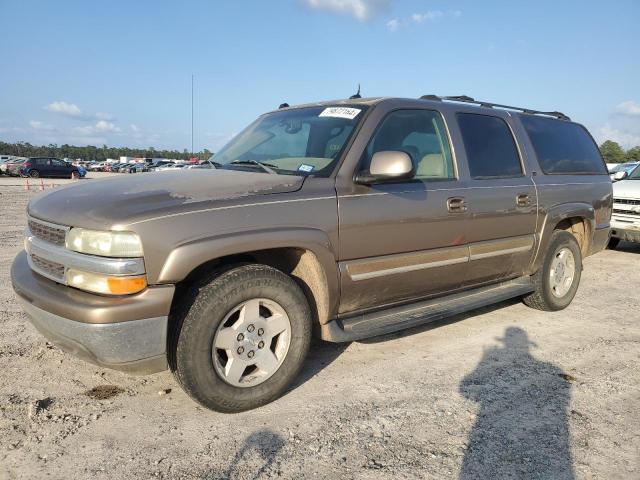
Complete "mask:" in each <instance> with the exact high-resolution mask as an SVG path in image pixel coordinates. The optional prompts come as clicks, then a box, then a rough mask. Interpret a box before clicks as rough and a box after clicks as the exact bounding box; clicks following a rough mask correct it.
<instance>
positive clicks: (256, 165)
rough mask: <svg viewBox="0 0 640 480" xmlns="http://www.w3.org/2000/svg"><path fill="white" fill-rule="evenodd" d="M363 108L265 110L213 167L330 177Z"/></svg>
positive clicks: (218, 158) (232, 141) (360, 118)
mask: <svg viewBox="0 0 640 480" xmlns="http://www.w3.org/2000/svg"><path fill="white" fill-rule="evenodd" d="M365 109H366V107H365V106H360V105H359V106H357V107H344V106H340V107H308V108H298V109H294V110H285V111H282V112H274V113H269V114H267V115H263V116H262V117H260V118H259V119H258V120H256V121H255V122H254V123H252V124H251V125H249V127H247V128H246V129H245V130H244V131H243V132H242V133H240V134H239V135H238V136H236V137H235V138H233V139H232V140H231V141H230V142H229V143H228V144H227V145H225V146H224V147H223V148H222V150H220V151H219V152H218V153H216V154H215V155H214V156H213V157H211V162H212V163H213V164H214V165H215V166H216V168H225V169H227V168H228V169H239V170H246V169H250V170H252V171H253V170H256V171H261V172H265V173H274V172H275V173H279V174H288V175H305V176H306V175H316V176H322V177H326V176H329V175H330V174H331V172H332V171H333V169H334V167H335V165H336V163H337V161H338V159H339V158H340V155H341V153H342V151H343V150H344V147H345V145H346V144H347V142H348V141H349V138H350V137H351V134H352V133H353V131H354V130H355V127H356V126H357V125H358V122H360V121H361V120H362V118H363V117H364V110H365Z"/></svg>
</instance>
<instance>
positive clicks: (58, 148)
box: [0, 141, 213, 162]
mask: <svg viewBox="0 0 640 480" xmlns="http://www.w3.org/2000/svg"><path fill="white" fill-rule="evenodd" d="M0 153H1V154H3V155H15V156H17V157H56V158H70V159H73V160H76V159H82V160H85V161H92V160H96V161H99V162H102V161H105V160H106V159H107V158H115V159H118V158H120V157H138V158H140V157H142V158H174V159H177V160H188V159H189V158H191V157H198V158H199V159H200V160H206V159H208V158H209V157H210V156H211V155H213V153H212V152H210V151H209V150H208V149H206V148H205V149H204V150H202V151H201V152H193V155H192V154H191V152H189V151H188V150H187V149H184V150H183V151H182V152H180V151H178V150H156V149H155V148H153V147H149V148H127V147H108V146H106V145H103V146H102V147H96V146H93V145H87V146H86V147H78V146H75V145H67V144H64V145H56V144H54V143H52V144H49V145H31V144H30V143H28V142H17V143H7V142H2V141H0Z"/></svg>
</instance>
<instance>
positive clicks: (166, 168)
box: [155, 163, 184, 172]
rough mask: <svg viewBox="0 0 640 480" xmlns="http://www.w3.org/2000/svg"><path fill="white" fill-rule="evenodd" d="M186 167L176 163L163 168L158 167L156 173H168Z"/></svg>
mask: <svg viewBox="0 0 640 480" xmlns="http://www.w3.org/2000/svg"><path fill="white" fill-rule="evenodd" d="M183 167H184V165H177V164H175V163H169V164H167V165H163V166H162V167H158V168H156V169H155V171H156V172H167V171H170V170H181V169H182V168H183Z"/></svg>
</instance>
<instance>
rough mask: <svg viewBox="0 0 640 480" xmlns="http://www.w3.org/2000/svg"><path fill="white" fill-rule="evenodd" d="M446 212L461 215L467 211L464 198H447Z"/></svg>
mask: <svg viewBox="0 0 640 480" xmlns="http://www.w3.org/2000/svg"><path fill="white" fill-rule="evenodd" d="M447 210H449V212H451V213H463V212H466V211H467V204H466V202H465V200H464V197H451V198H447Z"/></svg>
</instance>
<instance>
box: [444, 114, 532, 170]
mask: <svg viewBox="0 0 640 480" xmlns="http://www.w3.org/2000/svg"><path fill="white" fill-rule="evenodd" d="M456 117H457V119H458V125H459V126H460V132H461V133H462V141H463V143H464V149H465V151H466V152H467V162H468V164H469V173H470V174H471V177H472V178H475V179H483V178H501V177H519V176H521V175H522V165H521V163H520V155H519V154H518V149H517V148H516V143H515V140H514V139H513V135H512V134H511V130H510V129H509V126H508V125H507V123H506V122H505V121H504V120H502V119H501V118H498V117H492V116H490V115H479V114H476V113H458V114H456Z"/></svg>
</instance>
